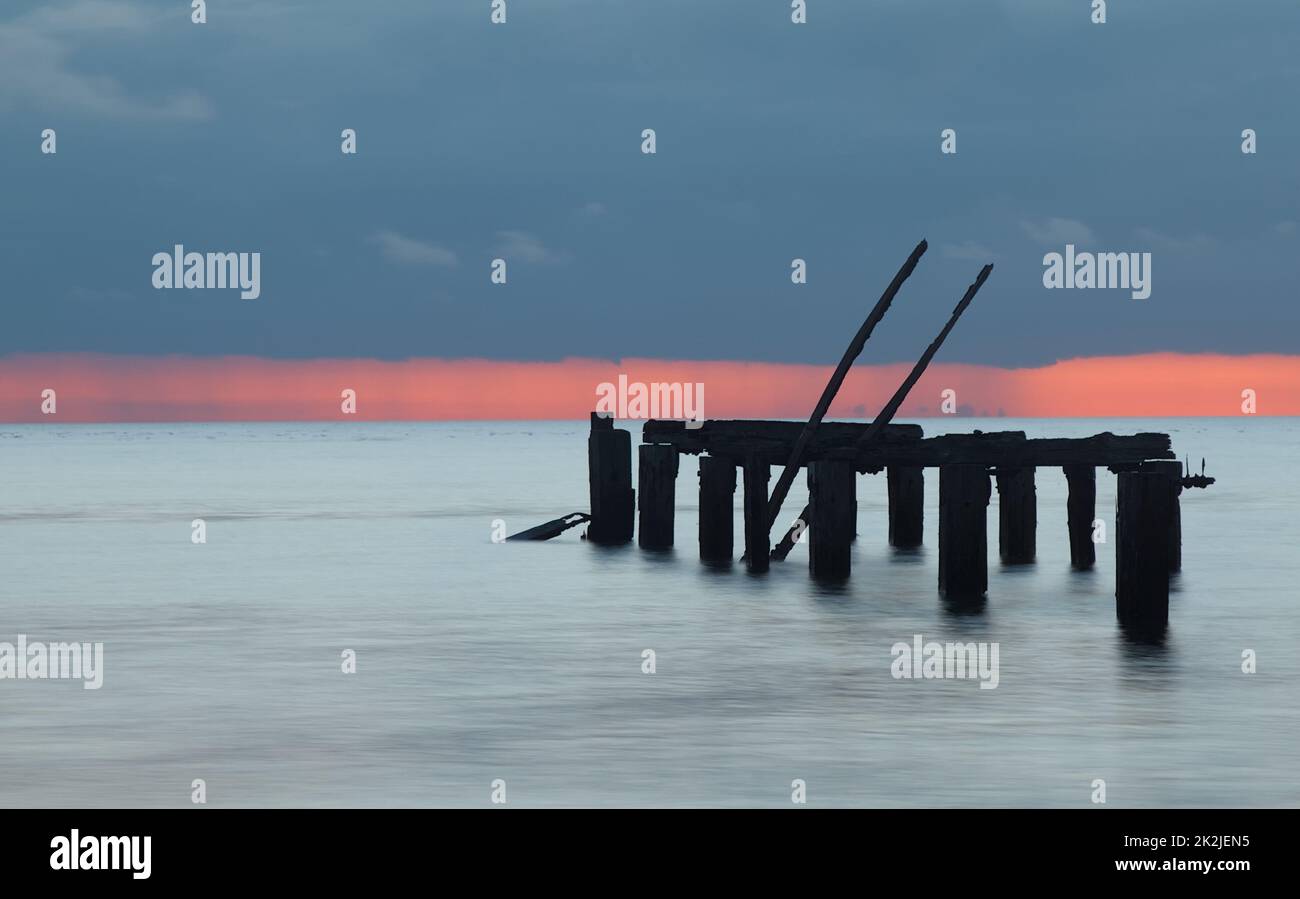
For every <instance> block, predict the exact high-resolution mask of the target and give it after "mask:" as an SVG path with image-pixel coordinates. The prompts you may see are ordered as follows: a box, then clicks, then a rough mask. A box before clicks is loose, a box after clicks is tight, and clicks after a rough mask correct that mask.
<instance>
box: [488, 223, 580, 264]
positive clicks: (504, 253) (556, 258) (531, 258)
mask: <svg viewBox="0 0 1300 899" xmlns="http://www.w3.org/2000/svg"><path fill="white" fill-rule="evenodd" d="M497 255H499V256H501V257H503V258H505V259H508V260H509V259H519V260H522V261H524V262H545V263H554V262H564V261H565V259H566V257H565V256H564V255H563V254H562V253H556V252H553V251H552V250H549V249H547V248H546V247H545V246H543V245H542V242H541V241H540V240H538V239H537V237H536V236H535V235H532V234H529V233H528V232H527V231H498V232H497Z"/></svg>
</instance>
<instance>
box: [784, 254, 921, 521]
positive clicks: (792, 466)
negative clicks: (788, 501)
mask: <svg viewBox="0 0 1300 899" xmlns="http://www.w3.org/2000/svg"><path fill="white" fill-rule="evenodd" d="M928 246H929V244H927V243H926V242H925V241H924V240H923V241H921V242H920V243H919V244H917V245H916V248H915V249H913V250H912V254H911V255H910V256H908V257H907V261H906V262H904V263H903V267H902V268H900V269H899V270H898V273H897V274H896V275H894V280H892V281H890V282H889V286H888V287H886V288H885V292H884V293H882V294H881V295H880V299H879V300H877V301H876V305H875V307H874V308H873V309H872V310H871V313H870V314H869V315H868V316H867V319H866V321H864V322H863V323H862V327H860V328H858V333H857V334H855V335H853V340H852V342H850V343H849V348H848V349H846V350H845V351H844V355H843V357H841V359H840V364H839V365H838V366H836V368H835V373H834V374H832V375H831V379H830V380H829V381H827V382H826V387H825V389H824V390H822V396H821V399H819V400H818V401H817V406H816V408H814V409H813V413H812V415H811V416H810V417H809V419H808V423H807V424H806V425H804V427H803V430H802V431H800V432H799V438H798V439H797V440H796V441H795V442H794V448H793V449H791V450H790V460H789V461H788V462H786V463H785V469H784V470H783V471H782V472H781V477H780V478H778V479H777V482H776V486H775V487H773V488H772V495H771V497H769V498H768V501H767V520H768V527H769V528H770V527H772V526H773V525H775V523H776V516H778V515H780V514H781V504H782V503H783V502H785V497H786V494H788V493H789V492H790V485H791V484H792V483H794V476H795V475H796V474H798V473H799V469H800V467H801V466H802V465H803V455H804V452H806V451H807V449H808V443H809V441H811V440H812V439H813V435H815V434H816V433H817V426H818V425H820V424H821V423H822V419H823V418H825V417H826V413H827V411H828V410H829V409H830V407H831V402H832V401H833V400H834V399H835V394H837V393H839V391H840V386H841V385H842V384H843V383H844V378H845V377H847V376H848V373H849V369H850V368H852V367H853V363H854V361H855V360H856V359H857V358H858V356H860V355H861V354H862V348H863V347H864V346H866V343H867V338H869V337H870V336H871V332H872V331H874V330H875V328H876V325H877V324H879V323H880V320H881V319H882V318H884V317H885V313H886V312H888V311H889V305H890V303H892V302H893V301H894V297H895V296H896V295H897V294H898V291H899V289H900V288H901V287H902V286H903V282H904V281H906V280H907V279H908V278H909V277H911V274H912V272H913V271H914V270H915V269H916V264H917V263H918V262H920V261H921V257H922V256H923V255H925V251H926V249H927V247H928Z"/></svg>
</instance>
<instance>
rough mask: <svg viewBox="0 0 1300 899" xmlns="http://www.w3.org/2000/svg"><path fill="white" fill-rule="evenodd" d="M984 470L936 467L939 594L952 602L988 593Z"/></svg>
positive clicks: (970, 466) (959, 466)
mask: <svg viewBox="0 0 1300 899" xmlns="http://www.w3.org/2000/svg"><path fill="white" fill-rule="evenodd" d="M989 496H990V488H989V474H988V469H987V468H985V467H984V466H983V465H964V464H958V465H941V466H940V467H939V590H940V591H941V592H942V593H943V594H944V595H945V596H950V597H954V598H974V597H979V596H983V595H984V594H985V593H987V592H988V587H989V567H988V547H989V544H988V521H987V518H988V515H987V510H988V504H989Z"/></svg>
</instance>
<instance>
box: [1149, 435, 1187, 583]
mask: <svg viewBox="0 0 1300 899" xmlns="http://www.w3.org/2000/svg"><path fill="white" fill-rule="evenodd" d="M1141 470H1142V471H1149V472H1152V473H1153V474H1162V475H1164V476H1165V477H1166V478H1168V479H1169V489H1170V490H1171V491H1172V492H1173V496H1174V500H1173V502H1174V506H1173V511H1172V512H1171V513H1170V519H1169V570H1170V571H1181V570H1182V567H1183V510H1182V502H1181V501H1180V500H1179V499H1178V497H1179V495H1180V494H1181V493H1182V492H1183V463H1181V462H1179V461H1177V460H1173V461H1148V462H1143V463H1142V468H1141Z"/></svg>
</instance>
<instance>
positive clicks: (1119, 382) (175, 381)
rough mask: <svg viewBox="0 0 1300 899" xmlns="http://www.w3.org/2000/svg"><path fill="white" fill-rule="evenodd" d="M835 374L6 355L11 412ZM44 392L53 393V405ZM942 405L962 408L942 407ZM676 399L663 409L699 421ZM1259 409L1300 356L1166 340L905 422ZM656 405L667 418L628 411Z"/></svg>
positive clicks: (198, 407)
mask: <svg viewBox="0 0 1300 899" xmlns="http://www.w3.org/2000/svg"><path fill="white" fill-rule="evenodd" d="M910 369H911V364H910V363H886V364H876V365H871V364H859V365H855V366H854V367H853V368H852V369H851V370H850V372H849V375H848V377H847V378H846V379H845V382H844V385H843V387H842V389H841V390H840V393H839V395H838V396H837V397H836V400H835V402H834V403H833V404H832V405H831V408H830V412H829V416H828V417H830V418H839V419H847V420H863V419H869V418H871V417H873V416H874V414H875V412H877V411H878V410H879V409H880V408H882V407H883V405H884V404H885V402H886V401H887V400H888V398H889V396H890V395H891V394H892V393H893V391H894V390H895V389H896V387H897V386H898V384H899V383H901V382H902V381H903V379H904V377H905V376H906V374H907V372H908V371H909V370H910ZM832 370H833V366H832V365H830V364H823V365H819V364H808V363H788V362H745V361H733V360H683V359H651V358H642V357H624V358H622V359H619V360H616V361H610V360H605V359H592V358H583V357H568V358H565V359H562V360H559V361H512V360H488V359H478V358H457V359H446V358H439V357H415V358H410V359H404V360H391V361H390V360H380V359H373V358H364V357H358V358H340V357H325V358H317V359H276V358H271V357H259V356H234V355H226V356H187V355H181V354H169V355H165V356H142V355H123V354H105V353H24V354H9V355H7V356H0V423H5V424H32V423H38V422H49V423H53V422H55V421H57V422H61V423H68V424H73V423H76V424H102V423H120V424H128V423H136V424H140V423H156V424H176V423H187V422H189V423H198V422H211V421H221V422H246V423H254V422H284V423H289V422H331V421H350V420H361V421H390V422H401V421H412V422H417V421H429V422H454V421H465V422H470V421H570V420H572V421H585V420H587V418H588V416H589V414H590V413H591V412H592V411H595V410H596V409H597V408H598V406H597V403H598V399H599V398H598V393H599V389H600V386H601V385H602V384H606V385H608V384H613V383H615V382H618V380H619V378H620V376H623V377H625V378H626V379H627V381H628V383H629V384H636V383H641V384H647V385H648V384H677V385H684V386H683V392H686V391H687V390H690V385H702V386H701V387H700V388H699V390H698V392H699V393H700V394H701V408H700V409H699V410H698V413H699V414H698V417H700V418H704V419H737V418H759V419H762V418H766V419H790V420H796V421H797V420H806V419H807V417H808V414H809V412H810V410H812V408H813V407H814V405H815V404H816V401H817V397H818V396H819V395H820V393H821V391H822V389H823V388H824V387H825V384H826V382H827V380H828V378H829V376H830V373H831V371H832ZM344 390H352V391H354V392H355V412H354V413H351V412H343V411H342V404H341V401H340V400H341V395H342V391H344ZM47 391H53V392H54V393H53V395H52V397H47V395H46V394H47ZM947 391H951V393H947ZM1247 398H1249V399H1247ZM47 399H52V402H46V400H47ZM43 404H44V405H45V406H46V407H47V408H48V407H50V406H51V405H52V406H53V411H52V413H49V412H46V411H43V408H42V406H43ZM941 404H943V405H945V406H947V407H951V409H952V410H954V411H955V414H953V411H941V408H940V407H941ZM1248 406H1249V408H1251V409H1253V411H1251V412H1247V411H1246V410H1247V408H1248ZM624 411H625V410H624ZM675 411H677V412H678V413H679V414H676V415H668V414H660V415H658V416H657V417H661V418H688V417H692V415H691V414H690V413H689V412H687V411H686V410H684V409H678V410H675ZM1252 415H1258V416H1263V417H1270V418H1272V417H1293V416H1300V356H1297V355H1285V354H1275V353H1266V354H1249V355H1230V354H1223V353H1169V352H1162V353H1141V354H1133V355H1127V356H1092V357H1075V358H1072V359H1066V360H1058V361H1056V362H1053V363H1049V364H1046V365H1042V366H1038V367H1029V368H1025V367H1017V368H1004V367H1000V366H993V365H977V364H971V363H956V362H936V363H934V364H933V365H931V366H930V368H929V369H928V370H927V371H926V372H925V374H924V375H923V376H922V377H921V379H920V380H919V381H918V382H917V384H916V386H915V387H914V388H913V390H912V392H911V393H910V394H909V395H908V398H907V401H906V402H905V403H904V404H903V406H902V407H901V408H900V409H899V411H898V414H897V418H899V419H900V420H901V419H905V418H922V419H924V418H931V419H940V418H954V417H960V418H988V419H996V418H1026V419H1030V418H1216V417H1221V418H1246V417H1251V416H1252ZM646 417H655V416H653V415H652V416H644V415H641V416H632V415H627V416H623V417H622V418H620V420H623V421H644V420H645V419H646Z"/></svg>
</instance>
